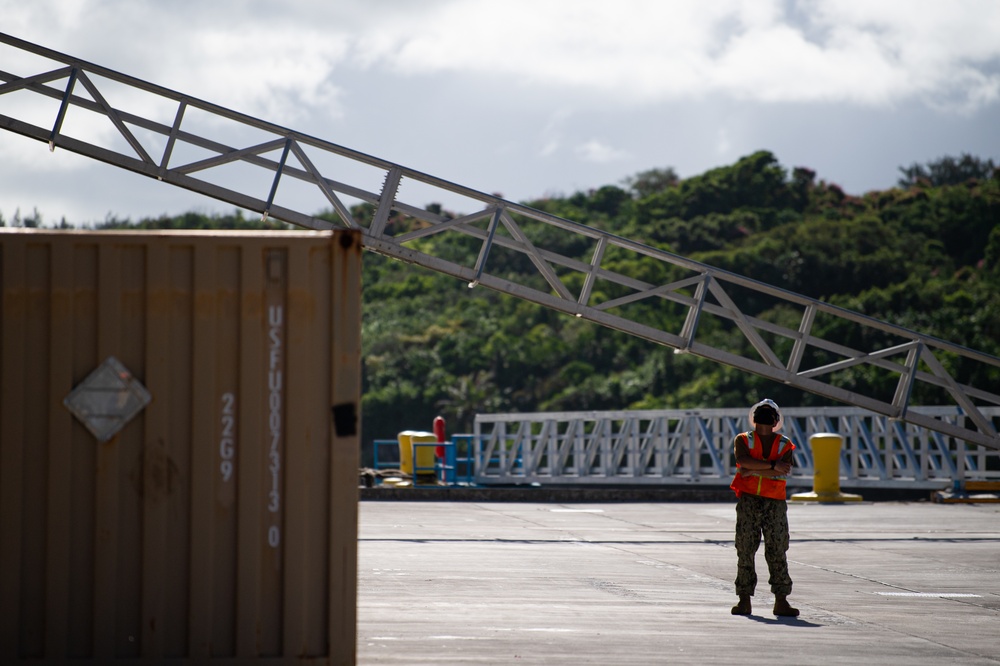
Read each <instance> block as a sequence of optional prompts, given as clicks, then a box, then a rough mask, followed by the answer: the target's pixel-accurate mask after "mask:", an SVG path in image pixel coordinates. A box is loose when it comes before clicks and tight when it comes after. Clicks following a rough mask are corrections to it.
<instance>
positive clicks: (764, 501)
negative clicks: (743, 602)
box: [736, 493, 792, 596]
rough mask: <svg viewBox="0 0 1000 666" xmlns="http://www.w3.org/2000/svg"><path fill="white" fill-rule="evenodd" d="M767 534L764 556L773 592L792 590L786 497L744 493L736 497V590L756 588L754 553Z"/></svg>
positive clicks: (743, 590) (751, 594) (744, 590)
mask: <svg viewBox="0 0 1000 666" xmlns="http://www.w3.org/2000/svg"><path fill="white" fill-rule="evenodd" d="M761 534H763V535H764V559H765V560H767V570H768V572H769V573H770V578H769V579H768V581H767V582H768V583H769V584H770V585H771V592H772V593H773V594H776V595H777V594H783V595H788V594H791V593H792V579H791V577H789V575H788V562H787V560H786V559H785V552H786V551H787V550H788V504H787V503H786V502H785V501H784V500H776V499H771V498H769V497H761V496H759V495H750V494H747V493H743V494H742V495H741V496H740V498H739V499H738V500H736V554H737V557H738V562H737V567H736V594H749V595H750V596H753V592H754V590H755V589H756V588H757V570H756V568H755V567H754V557H755V556H756V555H757V548H759V547H760V537H761Z"/></svg>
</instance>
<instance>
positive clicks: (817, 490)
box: [790, 432, 861, 502]
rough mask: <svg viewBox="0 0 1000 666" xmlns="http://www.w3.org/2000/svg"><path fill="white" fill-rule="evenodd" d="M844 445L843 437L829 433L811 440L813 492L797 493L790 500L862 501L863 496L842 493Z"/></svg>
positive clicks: (818, 434)
mask: <svg viewBox="0 0 1000 666" xmlns="http://www.w3.org/2000/svg"><path fill="white" fill-rule="evenodd" d="M843 444H844V438H843V437H841V436H840V435H836V434H833V433H829V432H819V433H816V434H815V435H813V436H812V437H810V438H809V446H810V448H812V454H813V470H814V471H813V491H812V492H811V493H795V494H794V495H792V496H791V498H790V499H791V500H792V501H801V502H860V501H861V495H852V494H850V493H842V492H840V449H841V447H842V446H843Z"/></svg>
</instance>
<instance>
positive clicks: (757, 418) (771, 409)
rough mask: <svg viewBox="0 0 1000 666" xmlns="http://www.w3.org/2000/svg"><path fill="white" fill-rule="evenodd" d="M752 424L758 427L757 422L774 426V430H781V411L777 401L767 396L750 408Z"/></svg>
mask: <svg viewBox="0 0 1000 666" xmlns="http://www.w3.org/2000/svg"><path fill="white" fill-rule="evenodd" d="M749 419H750V425H752V426H754V427H757V424H758V423H759V424H761V425H769V426H772V427H773V429H774V430H781V425H782V423H781V411H780V410H779V409H778V405H777V403H775V402H774V400H771V399H770V398H765V399H763V400H761V401H760V402H758V403H757V404H756V405H754V406H753V407H751V408H750V415H749Z"/></svg>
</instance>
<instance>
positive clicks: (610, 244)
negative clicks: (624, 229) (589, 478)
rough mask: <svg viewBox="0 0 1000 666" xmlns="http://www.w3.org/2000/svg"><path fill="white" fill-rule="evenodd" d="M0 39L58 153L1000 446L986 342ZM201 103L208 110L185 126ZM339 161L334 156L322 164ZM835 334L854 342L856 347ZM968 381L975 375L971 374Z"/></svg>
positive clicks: (17, 104)
mask: <svg viewBox="0 0 1000 666" xmlns="http://www.w3.org/2000/svg"><path fill="white" fill-rule="evenodd" d="M0 43H2V44H6V45H8V46H9V47H12V48H13V49H15V50H16V51H18V52H20V53H21V54H32V56H33V57H34V60H33V62H34V63H36V64H35V65H34V67H35V68H34V69H32V70H31V71H28V72H21V73H12V72H7V71H2V70H0V128H3V129H6V130H9V131H11V132H14V133H16V134H21V135H23V136H26V137H29V138H32V139H36V140H38V141H41V142H43V143H46V144H48V145H49V147H50V149H52V150H54V149H56V148H60V149H64V150H68V151H71V152H74V153H78V154H81V155H84V156H87V157H90V158H93V159H96V160H100V161H102V162H106V163H108V164H112V165H114V166H117V167H120V168H122V169H126V170H128V171H133V172H135V173H139V174H142V175H145V176H149V177H151V178H156V179H159V180H162V181H164V182H167V183H170V184H171V185H176V186H178V187H182V188H185V189H187V190H191V191H193V192H198V193H200V194H204V195H207V196H209V197H213V198H215V199H218V200H221V201H225V202H228V203H230V204H233V205H235V206H238V207H240V208H244V209H247V210H252V211H256V212H258V213H260V214H261V215H263V216H264V217H265V218H266V217H268V216H270V217H274V218H276V219H279V220H282V221H286V222H289V223H292V224H295V225H299V226H302V227H307V228H311V229H330V228H335V227H338V226H349V227H352V228H357V229H360V230H361V232H362V235H363V237H364V243H365V246H366V248H367V249H369V250H371V251H373V252H377V253H379V254H382V255H385V256H389V257H393V258H395V259H400V260H403V261H406V262H410V263H414V264H418V265H420V266H423V267H425V268H429V269H432V270H435V271H439V272H442V273H446V274H448V275H451V276H454V277H456V278H459V279H461V280H464V281H466V282H468V283H469V286H470V287H473V286H476V285H482V286H484V287H488V288H490V289H494V290H496V291H499V292H502V293H505V294H509V295H512V296H515V297H518V298H522V299H525V300H528V301H531V302H534V303H537V304H540V305H543V306H545V307H549V308H552V309H555V310H558V311H560V312H564V313H566V314H569V315H574V316H576V317H580V318H583V319H586V320H589V321H592V322H595V323H598V324H602V325H604V326H607V327H610V328H613V329H616V330H620V331H623V332H625V333H628V334H631V335H635V336H638V337H640V338H644V339H646V340H650V341H652V342H655V343H658V344H661V345H665V346H667V347H671V348H673V349H674V350H675V351H677V352H685V353H690V354H693V355H696V356H699V357H702V358H706V359H709V360H713V361H716V362H719V363H722V364H726V365H729V366H732V367H735V368H738V369H740V370H743V371H746V372H751V373H755V374H757V375H760V376H763V377H766V378H768V379H771V380H773V381H776V382H782V383H785V384H788V385H790V386H793V387H795V388H798V389H801V390H804V391H809V392H812V393H815V394H818V395H821V396H824V397H826V398H830V399H833V400H836V401H838V402H841V403H844V404H847V405H852V406H855V407H860V408H863V409H867V410H869V411H872V412H875V413H876V414H881V415H883V416H887V417H889V418H892V419H899V420H901V421H906V422H910V423H913V424H914V425H917V426H921V427H924V428H928V429H931V430H934V431H937V432H941V433H943V434H946V435H949V436H952V437H956V438H959V439H963V440H965V441H966V442H969V443H973V444H979V445H983V446H987V447H990V448H993V449H1000V436H998V433H997V420H996V417H995V416H992V415H987V412H989V413H990V414H992V413H993V412H994V410H992V409H990V410H986V411H984V409H981V407H982V408H987V407H996V406H1000V359H998V358H996V357H994V356H992V355H989V354H985V353H982V352H978V351H975V350H972V349H968V348H966V347H963V346H961V345H956V344H952V343H949V342H946V341H943V340H940V339H937V338H934V337H931V336H928V335H923V334H921V333H918V332H915V331H911V330H908V329H906V328H903V327H900V326H896V325H893V324H891V323H888V322H883V321H879V320H877V319H874V318H872V317H869V316H866V315H863V314H859V313H857V312H852V311H850V310H846V309H843V308H840V307H837V306H834V305H831V304H829V303H825V302H823V301H819V300H816V299H812V298H808V297H806V296H802V295H799V294H795V293H792V292H790V291H787V290H784V289H781V288H779V287H774V286H770V285H767V284H764V283H761V282H758V281H755V280H751V279H748V278H746V277H743V276H740V275H737V274H735V273H731V272H728V271H724V270H720V269H718V268H713V267H711V266H708V265H706V264H702V263H699V262H696V261H692V260H690V259H687V258H684V257H681V256H678V255H675V254H671V253H669V252H666V251H663V250H660V249H657V248H654V247H650V246H647V245H645V244H643V243H641V242H638V241H634V240H629V239H626V238H622V237H619V236H615V235H613V234H610V233H607V232H605V231H601V230H599V229H595V228H592V227H588V226H585V225H583V224H579V223H576V222H573V221H571V220H567V219H564V218H561V217H558V216H555V215H551V214H548V213H545V212H543V211H540V210H537V209H534V208H531V207H528V206H524V205H521V204H517V203H514V202H511V201H507V200H504V199H503V198H501V197H500V196H497V195H490V194H484V193H482V192H479V191H476V190H473V189H470V188H467V187H463V186H461V185H458V184H455V183H452V182H449V181H446V180H443V179H440V178H436V177H434V176H430V175H427V174H424V173H421V172H419V171H415V170H413V169H409V168H407V167H404V166H401V165H398V164H394V163H392V162H389V161H386V160H382V159H379V158H376V157H372V156H370V155H366V154H364V153H360V152H358V151H355V150H351V149H349V148H345V147H343V146H339V145H337V144H334V143H331V142H329V141H325V140H322V139H318V138H315V137H312V136H309V135H307V134H303V133H301V132H296V131H294V130H291V129H288V128H285V127H281V126H279V125H275V124H272V123H268V122H265V121H263V120H260V119H257V118H254V117H251V116H248V115H245V114H242V113H238V112H236V111H232V110H230V109H226V108H223V107H221V106H218V105H215V104H211V103H208V102H205V101H202V100H200V99H197V98H194V97H191V96H189V95H185V94H183V93H179V92H176V91H173V90H169V89H167V88H163V87H161V86H157V85H154V84H151V83H148V82H145V81H142V80H140V79H136V78H134V77H131V76H127V75H125V74H121V73H119V72H116V71H113V70H110V69H107V68H105V67H100V66H98V65H94V64H91V63H87V62H84V61H81V60H79V59H77V58H73V57H71V56H68V55H65V54H62V53H59V52H57V51H52V50H50V49H47V48H44V47H41V46H38V45H36V44H32V43H30V42H26V41H24V40H21V39H17V38H15V37H12V36H10V35H6V34H3V33H0ZM0 62H2V61H0ZM114 96H118V97H119V98H120V99H124V100H128V101H134V100H135V99H137V98H138V97H142V99H143V102H144V103H143V104H141V105H140V106H141V108H143V109H146V108H152V107H154V106H156V107H158V108H167V109H169V113H168V114H167V116H166V117H164V118H159V119H157V118H155V117H154V114H152V113H150V112H144V113H140V112H129V111H127V110H125V108H124V106H125V105H124V104H119V105H117V106H116V105H113V104H112V103H111V102H110V101H109V100H110V99H112V97H114ZM150 100H152V101H153V102H155V103H150ZM41 103H47V104H48V105H49V109H50V110H49V114H50V115H48V116H47V120H48V124H45V125H39V124H37V119H38V116H39V115H40V112H39V111H38V108H41ZM18 116H20V117H18ZM191 116H197V119H198V122H193V121H190V120H189V118H190V117H191ZM78 117H81V118H83V119H84V120H85V121H86V122H83V123H81V124H80V125H79V126H81V127H95V126H96V127H98V128H99V131H97V132H96V134H97V135H98V138H96V139H91V138H89V137H88V138H81V137H80V136H71V135H70V134H68V133H67V132H64V131H63V126H64V125H65V123H66V122H67V119H71V118H72V119H78ZM206 121H207V122H206ZM222 125H225V126H226V127H227V128H228V129H229V130H232V129H234V128H235V129H236V130H238V131H235V132H232V131H230V132H228V133H226V136H227V137H228V136H233V137H236V139H224V138H222V137H221V136H220V135H221V134H223V133H222V132H221V131H219V130H217V129H216V128H218V127H220V126H222ZM102 126H103V127H102ZM108 137H110V139H109V138H108ZM248 137H251V138H249V139H248ZM331 162H334V163H335V165H334V166H333V167H331V168H328V167H327V165H328V164H329V163H331ZM234 167H239V168H240V169H250V170H253V171H254V172H255V173H260V174H263V175H264V176H265V178H264V180H263V182H264V183H265V184H264V185H263V186H261V185H260V184H259V183H258V184H256V185H255V184H253V183H252V182H250V181H252V180H253V179H245V178H233V177H232V175H231V174H232V169H233V168H234ZM359 168H360V169H365V170H368V171H369V172H374V173H376V174H380V177H379V178H378V182H380V183H381V184H380V185H377V186H371V185H369V184H366V183H361V182H359V181H358V180H356V179H354V178H352V176H353V175H354V174H355V172H356V171H357V170H358V169H359ZM258 180H259V179H258ZM410 183H414V184H418V186H419V188H423V191H424V192H427V191H434V192H438V193H450V194H451V195H458V196H460V197H462V198H463V199H464V200H467V201H469V202H470V205H471V207H472V208H473V211H472V212H471V213H468V214H465V215H461V216H459V217H449V216H448V215H447V214H438V213H435V212H432V211H429V210H426V209H425V208H424V207H421V206H417V205H414V204H412V203H406V202H405V201H403V200H402V198H401V193H402V189H404V187H405V186H406V185H407V184H410ZM282 185H285V186H286V187H291V186H292V185H295V186H302V185H305V186H306V188H307V189H309V190H311V191H312V192H318V193H319V194H320V195H321V197H322V200H323V201H325V202H326V204H328V205H329V207H330V208H331V209H332V210H333V211H334V212H335V213H336V218H338V219H339V221H338V222H330V221H329V220H327V219H324V218H325V217H332V216H324V217H319V216H318V215H319V214H318V213H317V214H310V213H308V212H305V211H304V210H301V209H300V208H301V207H302V206H301V205H298V202H296V200H295V199H292V200H291V201H292V203H289V204H287V205H281V204H279V200H280V201H284V199H283V198H282V197H281V194H282V192H283V190H282V189H281V186H282ZM376 190H377V191H376ZM439 196H440V195H439ZM351 202H360V203H367V204H370V206H371V209H372V210H373V214H372V215H371V219H370V220H365V221H359V220H356V219H353V217H352V214H351V207H350V205H349V204H350V203H351ZM324 205H325V204H324ZM431 236H436V237H438V238H439V239H442V240H445V239H446V240H447V241H448V242H441V243H437V244H436V245H435V247H434V248H430V247H428V244H427V243H423V242H421V241H422V239H425V238H428V237H431ZM456 244H457V245H458V246H460V247H462V248H464V251H463V252H462V253H461V254H462V255H463V256H464V255H467V254H469V252H468V250H469V249H471V250H472V254H475V251H476V250H477V249H478V256H477V259H476V261H475V263H474V264H472V265H467V264H463V263H457V262H456V261H455V260H453V259H451V258H449V257H450V256H451V255H453V254H454V252H451V253H449V250H448V248H449V247H454V246H455V245H456ZM565 247H572V248H574V251H573V252H572V256H570V254H568V253H563V252H561V251H560V249H561V248H565ZM435 248H444V249H435ZM581 249H582V252H581ZM431 252H436V254H431ZM578 256H585V257H589V259H588V260H580V259H577V258H575V257H578ZM514 262H516V263H517V264H518V265H522V264H523V265H525V266H528V265H530V266H533V268H534V271H535V272H534V273H530V272H528V273H526V272H524V271H519V272H517V273H515V272H514V271H508V270H505V269H506V268H507V267H509V266H510V265H511V264H512V263H514ZM624 266H628V267H630V269H629V270H626V269H624V268H621V267H624ZM650 304H654V305H655V306H656V307H655V308H650V307H648V306H649V305H650ZM765 311H771V312H774V311H779V312H781V313H782V314H781V315H780V319H763V318H760V317H758V316H757V315H758V314H759V313H761V312H765ZM657 313H663V315H664V316H662V318H659V317H658V316H657ZM677 315H683V317H678V316H677ZM680 318H683V320H684V323H683V325H682V326H681V327H680V329H679V330H669V328H668V326H667V325H665V324H661V322H666V321H677V320H678V319H680ZM828 338H829V339H828ZM833 339H836V340H853V341H857V342H855V343H852V346H847V345H845V344H842V343H839V342H834V341H833ZM857 377H864V378H865V381H863V382H858V381H856V378H857ZM965 377H975V378H976V383H977V384H978V385H973V384H972V383H971V381H970V380H969V379H965ZM984 378H985V379H984ZM859 384H861V385H865V386H890V387H892V388H891V389H889V390H888V393H886V394H884V395H883V394H881V393H879V391H878V390H877V389H871V390H867V389H866V390H861V389H852V388H849V387H851V386H856V385H859ZM918 388H919V390H917V389H918ZM883 390H884V389H883ZM889 393H891V395H889ZM914 393H916V394H918V395H921V396H923V398H924V400H925V402H926V401H927V396H928V395H932V396H934V400H935V402H936V403H937V404H939V405H941V406H944V407H954V408H958V409H959V410H960V413H962V414H964V415H965V419H964V423H962V422H958V423H956V422H954V420H944V419H941V418H937V417H935V416H933V415H930V414H928V413H927V412H918V411H916V410H911V409H910V406H911V404H912V403H911V400H912V398H913V395H914Z"/></svg>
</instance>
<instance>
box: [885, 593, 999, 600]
mask: <svg viewBox="0 0 1000 666" xmlns="http://www.w3.org/2000/svg"><path fill="white" fill-rule="evenodd" d="M872 594H878V595H880V596H883V597H926V598H932V599H938V598H940V599H944V598H951V597H960V598H966V597H977V598H980V599H981V598H982V596H983V595H981V594H968V593H965V592H873V593H872Z"/></svg>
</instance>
